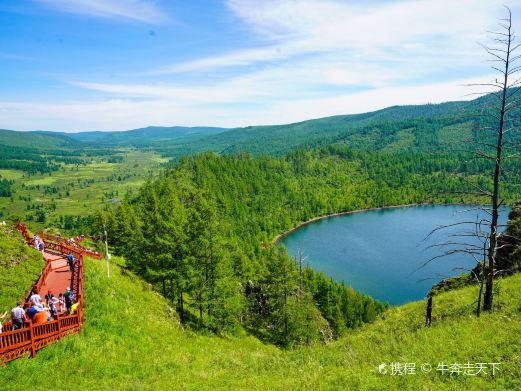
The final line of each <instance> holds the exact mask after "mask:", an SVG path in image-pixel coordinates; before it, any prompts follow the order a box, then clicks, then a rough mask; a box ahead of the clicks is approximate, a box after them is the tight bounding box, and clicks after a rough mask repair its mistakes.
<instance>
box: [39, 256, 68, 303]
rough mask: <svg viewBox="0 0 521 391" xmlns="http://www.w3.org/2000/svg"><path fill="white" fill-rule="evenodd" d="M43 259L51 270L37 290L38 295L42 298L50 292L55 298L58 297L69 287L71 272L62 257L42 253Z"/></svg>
mask: <svg viewBox="0 0 521 391" xmlns="http://www.w3.org/2000/svg"><path fill="white" fill-rule="evenodd" d="M44 258H45V260H46V261H47V262H50V265H51V266H50V268H51V270H50V272H49V274H47V276H46V278H45V280H44V282H43V284H42V286H41V287H40V289H39V290H38V294H39V295H40V296H41V297H42V298H43V297H45V295H46V294H47V292H48V291H51V292H52V294H53V295H54V296H55V297H58V295H59V294H60V293H65V289H67V288H70V286H71V272H70V269H69V266H68V265H67V260H66V258H65V256H64V255H56V254H50V253H47V252H46V253H44Z"/></svg>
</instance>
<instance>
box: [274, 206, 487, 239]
mask: <svg viewBox="0 0 521 391" xmlns="http://www.w3.org/2000/svg"><path fill="white" fill-rule="evenodd" d="M429 205H448V206H451V205H452V206H462V205H468V206H477V205H473V204H467V203H450V204H431V203H417V204H402V205H389V206H380V207H377V208H368V209H356V210H346V211H343V212H336V213H329V214H326V215H322V216H317V217H313V218H312V219H309V220H306V221H303V222H301V223H299V224H297V225H296V226H294V227H293V228H291V229H289V230H287V231H284V232H283V233H281V234H279V235H277V236H275V238H274V239H273V240H272V241H271V243H273V244H276V243H277V242H278V241H279V240H280V239H282V238H285V237H286V236H288V235H289V234H291V233H293V232H295V231H296V230H298V229H299V228H302V227H304V226H306V225H308V224H311V223H314V222H316V221H319V220H323V219H327V218H330V217H336V216H342V215H349V214H354V213H361V212H370V211H373V210H382V209H396V208H409V207H413V206H429Z"/></svg>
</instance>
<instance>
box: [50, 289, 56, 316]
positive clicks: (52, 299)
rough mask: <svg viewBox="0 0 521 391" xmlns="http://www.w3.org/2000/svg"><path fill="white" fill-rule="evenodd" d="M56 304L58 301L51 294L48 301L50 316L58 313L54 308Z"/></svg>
mask: <svg viewBox="0 0 521 391" xmlns="http://www.w3.org/2000/svg"><path fill="white" fill-rule="evenodd" d="M57 304H58V299H57V298H56V297H54V295H53V294H52V293H51V297H50V299H49V303H48V306H49V312H50V313H51V316H54V315H56V314H57V313H58V310H57V308H56V305H57Z"/></svg>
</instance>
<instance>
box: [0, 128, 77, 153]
mask: <svg viewBox="0 0 521 391" xmlns="http://www.w3.org/2000/svg"><path fill="white" fill-rule="evenodd" d="M78 145H80V143H79V142H78V141H76V140H74V139H72V138H71V137H68V135H67V134H66V133H63V134H61V133H53V132H46V133H40V132H17V131H14V130H6V129H0V146H6V147H23V148H32V149H53V148H61V147H74V146H78Z"/></svg>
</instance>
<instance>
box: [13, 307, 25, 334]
mask: <svg viewBox="0 0 521 391" xmlns="http://www.w3.org/2000/svg"><path fill="white" fill-rule="evenodd" d="M22 306H23V303H22V302H19V303H18V304H17V305H16V306H15V307H14V308H13V309H12V310H11V322H12V324H13V330H18V329H22V328H23V327H24V320H25V312H24V309H23V308H22Z"/></svg>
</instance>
